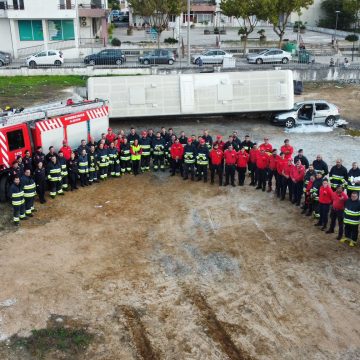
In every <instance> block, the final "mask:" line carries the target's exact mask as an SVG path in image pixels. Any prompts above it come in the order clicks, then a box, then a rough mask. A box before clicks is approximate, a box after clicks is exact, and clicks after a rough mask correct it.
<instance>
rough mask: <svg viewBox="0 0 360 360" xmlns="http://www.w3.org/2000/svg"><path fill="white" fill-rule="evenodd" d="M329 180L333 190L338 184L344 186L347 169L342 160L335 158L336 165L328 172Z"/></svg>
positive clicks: (346, 178)
mask: <svg viewBox="0 0 360 360" xmlns="http://www.w3.org/2000/svg"><path fill="white" fill-rule="evenodd" d="M329 180H330V184H331V188H332V189H333V190H334V191H335V190H336V188H337V187H338V185H341V186H346V184H347V180H348V171H347V170H346V167H345V166H343V165H342V160H341V159H337V160H336V165H335V166H333V167H332V168H331V170H330V172H329Z"/></svg>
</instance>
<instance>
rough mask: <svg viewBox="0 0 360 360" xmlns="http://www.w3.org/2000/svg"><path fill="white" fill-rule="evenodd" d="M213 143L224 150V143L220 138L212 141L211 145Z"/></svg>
mask: <svg viewBox="0 0 360 360" xmlns="http://www.w3.org/2000/svg"><path fill="white" fill-rule="evenodd" d="M215 144H218V146H219V149H220V150H222V151H224V146H225V143H224V142H223V141H222V140H220V141H218V140H216V141H215V142H214V143H213V146H214V145H215Z"/></svg>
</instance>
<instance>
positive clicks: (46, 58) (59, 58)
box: [25, 50, 64, 68]
mask: <svg viewBox="0 0 360 360" xmlns="http://www.w3.org/2000/svg"><path fill="white" fill-rule="evenodd" d="M25 61H26V65H27V66H29V67H31V68H34V67H36V66H38V65H55V66H61V65H62V64H63V63H64V57H63V53H62V52H61V51H59V50H48V51H40V52H38V53H36V54H34V55H31V56H29V57H27V58H26V60H25Z"/></svg>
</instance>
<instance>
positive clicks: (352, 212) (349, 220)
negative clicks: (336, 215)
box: [340, 191, 360, 247]
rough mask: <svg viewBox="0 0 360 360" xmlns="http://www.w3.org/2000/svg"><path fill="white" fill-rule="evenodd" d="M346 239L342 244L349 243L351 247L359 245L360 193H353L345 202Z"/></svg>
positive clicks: (342, 240)
mask: <svg viewBox="0 0 360 360" xmlns="http://www.w3.org/2000/svg"><path fill="white" fill-rule="evenodd" d="M344 224H345V238H343V239H341V240H340V241H341V242H345V241H346V240H348V241H349V246H351V247H352V246H355V245H357V240H358V236H359V224H360V201H359V193H358V192H356V191H353V192H352V193H351V197H350V198H349V199H348V200H346V202H345V210H344Z"/></svg>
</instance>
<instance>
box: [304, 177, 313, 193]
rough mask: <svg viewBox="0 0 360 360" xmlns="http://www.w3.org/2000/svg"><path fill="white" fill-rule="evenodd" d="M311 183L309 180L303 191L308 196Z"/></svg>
mask: <svg viewBox="0 0 360 360" xmlns="http://www.w3.org/2000/svg"><path fill="white" fill-rule="evenodd" d="M313 183H314V182H313V181H311V180H309V182H308V183H307V185H306V190H305V193H306V195H310V190H311V189H312V186H313Z"/></svg>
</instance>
